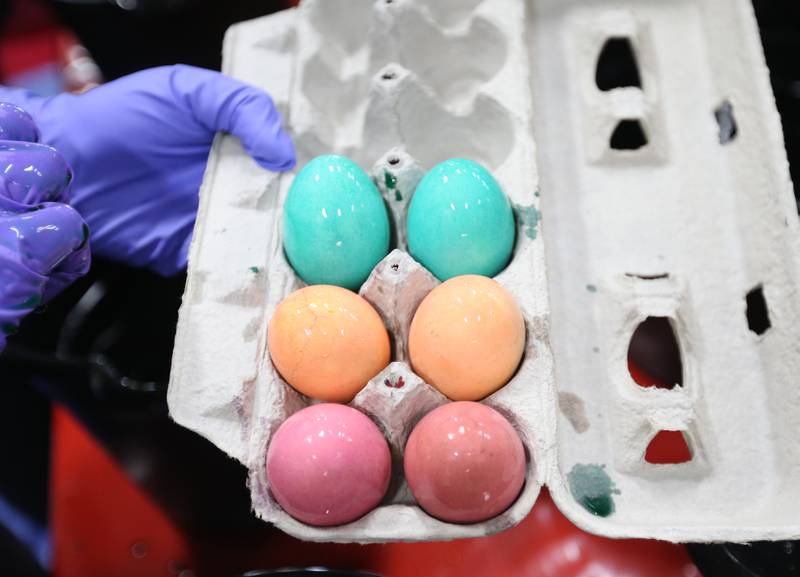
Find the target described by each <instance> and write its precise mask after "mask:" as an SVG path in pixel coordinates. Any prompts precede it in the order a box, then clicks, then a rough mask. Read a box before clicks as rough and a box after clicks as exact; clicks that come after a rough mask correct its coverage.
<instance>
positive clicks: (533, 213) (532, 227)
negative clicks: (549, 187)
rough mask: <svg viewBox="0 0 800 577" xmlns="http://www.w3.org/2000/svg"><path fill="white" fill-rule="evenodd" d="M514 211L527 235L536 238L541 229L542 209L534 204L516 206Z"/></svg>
mask: <svg viewBox="0 0 800 577" xmlns="http://www.w3.org/2000/svg"><path fill="white" fill-rule="evenodd" d="M514 211H515V212H516V213H517V222H518V223H519V225H520V226H521V227H522V231H523V232H524V233H525V236H527V237H528V238H529V239H531V240H535V239H536V235H537V233H538V229H539V221H540V220H542V213H541V211H539V209H538V208H536V207H535V206H533V205H530V206H515V207H514Z"/></svg>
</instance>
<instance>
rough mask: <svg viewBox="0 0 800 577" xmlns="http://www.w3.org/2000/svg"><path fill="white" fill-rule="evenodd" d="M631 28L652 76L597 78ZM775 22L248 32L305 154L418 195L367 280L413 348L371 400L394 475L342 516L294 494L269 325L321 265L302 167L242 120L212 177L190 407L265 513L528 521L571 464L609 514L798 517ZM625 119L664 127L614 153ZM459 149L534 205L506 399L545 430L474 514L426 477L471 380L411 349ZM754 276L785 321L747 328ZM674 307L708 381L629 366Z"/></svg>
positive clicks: (312, 14) (433, 530)
mask: <svg viewBox="0 0 800 577" xmlns="http://www.w3.org/2000/svg"><path fill="white" fill-rule="evenodd" d="M676 39H680V42H676ZM609 40H611V41H612V44H613V45H614V46H613V47H614V48H615V49H617V48H619V46H620V43H622V45H624V46H628V47H629V48H630V49H631V52H632V53H633V57H634V60H635V61H634V66H636V67H637V72H638V76H639V78H638V82H634V84H639V86H622V87H615V88H613V89H611V90H601V89H600V88H598V86H597V84H596V79H595V76H596V68H597V66H598V61H599V60H602V58H603V57H604V56H601V54H602V53H604V52H605V49H604V46H606V45H607V43H608V42H609ZM758 42H759V41H758V34H757V28H756V25H755V20H754V17H753V14H752V9H751V7H750V6H749V4H748V3H747V2H746V0H677V1H675V2H670V3H668V4H667V3H663V2H660V1H657V0H627V1H624V0H623V1H616V2H613V3H612V2H601V1H598V0H533V1H530V2H520V1H519V0H435V1H434V0H427V1H423V0H377V1H375V0H307V1H305V2H303V3H302V4H301V7H300V8H299V9H294V10H289V11H285V12H281V13H278V14H274V15H272V16H268V17H264V18H260V19H257V20H253V21H250V22H245V23H241V24H238V25H236V26H234V27H232V28H231V29H230V30H229V32H228V34H227V36H226V39H225V47H224V59H223V69H224V71H225V72H226V73H228V74H230V75H232V76H234V77H237V78H240V79H242V80H244V81H247V82H250V83H251V84H254V85H257V86H260V87H262V88H264V89H266V90H267V91H269V92H270V94H271V95H272V96H273V98H274V99H275V101H276V103H277V104H278V106H279V108H281V110H282V112H283V114H284V118H285V119H286V122H287V125H288V127H289V129H290V131H291V132H292V135H293V138H294V140H295V144H296V146H297V151H298V161H299V167H302V166H303V165H304V164H305V162H307V161H308V160H309V159H310V158H313V157H314V156H317V155H319V154H328V153H339V154H344V155H347V156H349V157H350V158H352V159H353V160H354V161H355V162H357V163H358V164H359V165H360V166H362V167H363V168H365V169H366V170H367V171H368V172H370V173H371V174H372V176H373V178H374V180H375V182H376V183H377V184H378V187H379V189H380V191H381V193H382V194H383V195H384V198H385V199H386V201H387V205H388V207H389V209H390V213H391V215H392V217H393V221H394V227H395V240H396V249H395V250H394V251H393V252H391V253H390V254H389V255H388V256H387V257H386V258H385V259H384V260H383V261H382V262H381V263H379V264H378V265H377V267H376V268H375V269H374V271H373V272H372V274H371V276H370V277H369V279H368V280H367V281H366V283H365V284H364V286H363V287H362V289H361V291H360V293H361V294H362V296H364V297H365V298H366V299H367V300H369V301H370V302H371V303H372V304H373V306H375V308H376V309H377V310H378V311H379V313H380V314H381V316H382V318H383V320H384V322H385V324H386V326H387V329H388V330H389V332H390V334H391V335H392V337H393V339H392V341H393V349H394V350H393V359H392V360H393V362H392V363H391V364H390V365H389V366H388V367H387V368H386V369H385V370H384V371H382V372H381V373H380V374H379V375H378V376H376V377H375V378H374V379H373V380H371V381H370V383H369V384H368V385H367V387H366V388H365V389H364V390H362V391H361V392H360V393H359V394H358V395H357V396H356V398H355V399H354V400H353V401H352V403H350V404H351V406H354V407H356V408H358V409H359V410H361V411H363V412H365V413H366V414H368V415H369V416H370V417H371V418H372V419H373V420H374V421H375V422H376V423H377V424H378V426H379V427H380V428H381V429H382V430H383V431H384V433H385V434H386V437H387V440H388V441H389V444H390V447H391V449H392V454H393V478H392V482H391V484H390V488H389V491H388V493H387V496H386V498H385V499H384V501H383V502H382V503H381V505H380V506H379V507H378V508H376V509H375V510H373V511H372V512H370V513H368V514H367V515H366V516H364V517H362V518H361V519H359V520H357V521H355V522H353V523H349V524H347V525H343V526H340V527H332V528H317V527H310V526H307V525H304V524H302V523H300V522H298V521H296V520H294V519H293V518H291V517H290V516H288V515H287V514H286V513H284V512H283V511H282V510H281V509H280V507H279V506H278V505H277V503H276V502H275V501H274V500H273V499H272V498H271V496H270V493H269V480H268V479H267V478H266V475H265V456H266V449H267V446H268V444H269V439H270V436H271V435H272V434H273V433H274V432H275V431H276V429H277V428H278V426H279V425H280V424H281V423H282V422H283V421H284V420H285V419H286V418H287V417H288V416H289V415H291V414H292V413H293V412H295V411H297V410H299V409H301V408H302V407H304V406H306V405H308V404H309V403H310V402H311V401H310V400H309V399H308V398H305V397H303V396H302V395H300V394H299V393H297V392H296V391H295V390H294V389H292V388H291V387H289V386H288V385H287V384H286V383H285V382H283V381H282V380H281V378H280V376H279V375H278V374H277V373H276V371H275V369H274V367H273V366H272V363H271V361H270V359H269V351H268V350H267V344H266V343H267V338H266V331H267V324H268V322H269V319H270V317H271V315H272V313H273V311H274V309H275V307H276V306H277V304H278V303H279V302H280V300H281V299H282V298H283V297H285V296H286V295H287V294H289V293H290V292H292V291H293V290H296V289H297V288H300V287H301V286H302V282H301V281H300V280H299V279H298V278H297V276H296V275H295V274H294V272H293V271H292V269H291V267H290V266H289V264H288V262H287V261H286V258H285V256H284V254H283V250H282V241H281V230H280V229H281V214H282V205H283V202H284V200H285V197H286V193H287V191H288V188H289V186H290V185H291V182H292V179H293V174H292V173H287V174H273V173H269V172H266V171H264V170H262V169H260V168H259V167H258V166H257V165H256V164H255V163H254V162H253V161H252V160H251V159H250V158H248V156H247V155H246V153H245V152H244V151H243V150H242V148H241V146H240V144H239V142H238V141H237V140H236V139H235V138H234V137H232V136H227V135H225V136H223V135H220V136H219V137H218V138H217V140H216V142H215V144H214V147H213V149H212V153H211V156H210V158H209V163H208V169H207V171H206V176H205V179H204V182H203V185H202V188H201V193H200V209H199V213H198V218H197V225H196V227H195V232H194V238H193V241H192V247H191V250H190V258H189V276H188V280H187V285H186V291H185V294H184V300H183V305H182V308H181V312H180V318H179V323H178V332H177V336H176V342H175V350H174V355H173V369H172V376H171V382H170V388H169V395H168V401H169V405H170V411H171V415H172V417H173V418H174V419H175V420H176V421H177V422H178V423H180V424H182V425H184V426H186V427H188V428H190V429H192V430H194V431H196V432H198V433H199V434H201V435H203V436H205V437H206V438H208V439H209V440H211V441H212V442H213V443H215V444H216V445H217V446H218V447H219V448H221V449H222V450H223V451H225V452H226V453H228V454H229V455H231V456H232V457H234V458H236V459H237V460H239V461H240V462H242V463H243V464H244V465H245V466H246V467H247V468H248V470H249V486H250V490H251V497H252V504H253V509H254V511H255V513H256V514H257V515H258V516H259V517H261V518H262V519H264V520H267V521H270V522H273V523H275V524H276V525H277V526H278V527H280V528H281V529H283V530H285V531H287V532H289V533H291V534H293V535H296V536H298V537H301V538H303V539H308V540H318V541H339V542H346V541H357V542H376V541H378V542H382V541H398V540H405V541H416V540H434V539H454V538H463V537H476V536H482V535H487V534H490V533H493V532H497V531H500V530H502V529H505V528H508V527H510V526H513V525H515V524H516V523H518V522H519V521H521V520H522V519H523V518H524V517H525V516H526V515H527V514H528V512H529V511H530V509H531V508H532V506H533V504H534V502H535V500H536V498H537V496H538V493H539V490H540V488H541V487H542V485H544V484H546V485H547V486H548V487H549V490H550V492H551V494H552V496H553V498H554V500H555V502H556V504H557V505H558V506H559V508H560V509H561V510H562V511H563V512H564V513H565V514H566V515H567V516H568V517H569V518H570V519H571V520H573V521H574V522H575V523H576V524H578V525H579V526H581V527H583V528H585V529H587V530H589V531H592V532H594V533H598V534H602V535H608V536H614V537H650V538H660V539H666V540H672V541H714V540H729V541H748V540H754V539H778V538H797V537H798V536H800V527H799V526H798V522H797V521H796V519H797V518H798V515H797V510H796V509H797V507H799V506H800V505H798V504H797V503H800V499H798V498H797V497H798V496H799V495H798V492H800V486H798V483H797V482H796V479H797V478H798V477H797V469H798V466H800V449H799V448H798V447H797V444H796V443H794V442H793V439H792V438H789V437H788V435H786V433H787V432H789V431H793V430H795V429H796V427H797V423H798V420H800V401H798V395H800V393H798V392H796V390H795V389H796V388H795V387H794V386H793V383H792V377H793V376H794V375H796V374H798V368H800V367H798V362H799V361H800V355H798V346H799V345H798V344H797V343H800V338H798V337H800V335H798V334H797V332H798V331H800V328H795V327H800V323H798V322H796V321H797V316H798V310H797V307H796V305H795V304H794V303H795V302H796V299H795V298H794V297H795V296H796V295H795V290H796V289H795V287H796V286H797V282H796V280H795V277H796V275H797V272H796V271H797V266H796V265H797V258H798V257H797V255H798V254H800V251H798V250H797V249H798V248H800V247H798V246H797V242H798V238H800V237H799V236H798V234H797V230H796V229H797V226H798V222H797V216H796V211H795V206H794V203H793V202H792V194H791V183H790V181H789V176H788V171H787V167H786V159H785V153H784V151H783V147H782V143H781V130H780V125H779V121H778V118H777V113H776V111H775V108H774V103H773V101H772V96H771V93H770V90H769V84H768V77H767V71H766V67H765V65H764V61H763V55H762V53H761V48H760V44H759V43H758ZM617 52H619V51H618V50H617ZM732 53H735V54H736V55H737V57H736V58H731V54H732ZM621 122H622V123H623V128H622V130H623V132H624V134H623V136H625V138H621V140H622V141H623V142H622V144H623V148H624V145H627V144H628V142H629V141H630V140H631V134H633V137H636V136H639V137H640V140H641V139H642V138H644V139H645V140H647V143H646V144H645V145H644V146H641V147H640V148H638V149H636V150H619V149H618V148H619V147H615V146H616V144H619V143H615V138H616V136H617V132H618V128H619V124H620V123H621ZM534 134H536V135H537V143H538V145H539V150H538V151H537V149H536V145H535V144H534V139H533V135H534ZM634 140H636V138H634ZM640 144H641V143H640ZM612 145H614V146H612ZM458 156H461V157H465V158H470V159H473V160H476V161H478V162H480V163H482V164H483V165H484V166H486V167H487V168H488V169H489V170H490V171H491V172H492V173H493V175H494V176H495V178H496V179H497V181H498V182H499V184H500V185H501V187H502V188H503V190H504V191H505V192H506V194H507V195H508V196H509V198H510V199H511V201H512V202H513V203H514V205H515V211H516V216H517V224H518V233H517V243H516V246H515V250H514V255H513V259H512V261H511V263H510V264H509V266H508V267H507V268H506V269H505V270H504V271H503V272H502V273H501V274H500V275H498V276H497V277H496V280H497V281H498V282H499V283H500V284H502V285H503V286H504V287H505V288H506V289H508V290H509V291H510V292H511V294H512V295H513V296H514V297H515V298H516V300H517V302H518V303H519V305H520V308H521V309H522V311H523V315H524V318H525V323H526V328H527V341H526V348H525V354H524V357H523V361H522V364H521V365H520V368H519V370H518V372H517V373H516V374H515V376H514V378H513V379H512V380H511V382H509V383H508V384H507V385H506V386H505V387H503V388H502V389H500V390H499V391H497V392H496V393H494V394H493V395H491V396H490V397H488V398H487V399H485V400H483V401H482V402H484V403H486V404H488V405H490V406H492V407H494V408H496V409H498V410H499V411H500V412H502V413H503V414H504V415H505V416H506V417H508V419H509V420H510V421H511V423H512V424H513V425H514V426H515V428H516V429H517V431H518V432H519V434H520V437H521V439H522V441H523V445H524V446H525V449H526V453H527V457H528V469H527V474H526V483H525V487H524V489H523V491H522V493H521V495H520V496H519V498H518V499H517V501H516V502H515V503H514V504H513V505H512V506H511V507H510V508H509V509H508V510H507V511H505V512H504V513H502V514H501V515H499V516H498V517H495V518H494V519H491V520H488V521H486V522H483V523H476V524H471V525H457V524H449V523H444V522H441V521H438V520H436V519H434V518H432V517H430V516H428V515H426V514H425V513H424V512H423V511H422V510H421V509H420V508H419V507H418V506H416V504H415V503H414V499H413V496H412V495H411V494H410V491H409V490H408V487H407V485H406V484H405V481H404V479H403V476H402V449H403V445H404V443H405V440H406V439H407V437H408V434H409V433H410V430H411V429H412V428H413V426H414V424H415V423H416V422H417V421H418V420H419V419H420V418H421V417H422V416H423V415H424V414H426V413H427V412H429V411H430V410H432V409H433V408H435V407H436V406H438V405H440V404H442V403H444V402H446V399H445V398H444V397H442V396H441V395H440V394H439V393H438V392H436V391H435V390H434V389H433V388H432V387H430V386H429V385H428V384H426V383H424V382H423V381H422V379H421V378H419V377H418V376H417V375H415V374H414V373H413V371H412V370H411V368H410V366H409V364H408V362H407V346H406V345H407V335H408V328H409V325H410V320H411V317H412V316H413V312H414V310H415V308H416V306H417V305H418V304H419V302H420V301H421V299H422V298H424V296H425V295H426V294H427V293H428V292H429V291H430V290H431V289H432V288H434V287H435V286H436V285H437V284H438V281H437V280H436V279H435V278H434V277H433V276H432V275H431V274H430V273H429V272H428V271H426V270H425V269H424V268H423V267H422V266H421V265H420V264H419V263H417V262H415V261H414V260H413V259H412V258H411V257H410V256H409V255H408V254H407V253H406V252H405V250H404V249H405V227H404V216H405V210H406V207H407V203H408V200H409V198H410V195H411V193H412V192H413V190H414V187H415V185H416V183H417V182H418V181H419V179H420V178H421V177H422V175H423V174H424V173H425V171H426V170H428V169H429V168H431V167H432V166H433V165H434V164H436V163H437V162H439V161H441V160H445V159H446V158H451V157H458ZM537 158H538V159H539V166H540V167H541V170H540V169H539V168H537V162H536V159H537ZM540 173H541V181H542V191H543V192H542V203H543V205H544V211H543V213H540V212H539V208H540V207H539V202H540V198H539V192H538V191H539V174H540ZM541 220H543V224H544V229H545V230H546V231H547V246H546V247H545V243H544V241H543V236H542V232H543V231H542V222H540V221H541ZM748 233H749V234H748ZM545 249H546V250H545ZM545 257H546V260H547V270H546V269H545ZM548 289H549V290H548ZM748 291H751V292H750V293H749V294H750V297H751V300H753V299H755V300H758V299H759V298H760V297H764V298H765V299H766V306H767V307H768V311H769V315H770V320H771V327H770V328H769V329H768V330H767V332H766V333H764V334H762V335H755V334H753V332H752V331H750V330H749V329H748V324H747V320H746V299H745V294H748ZM753 295H755V296H753ZM754 306H755V304H754ZM551 307H552V311H551ZM647 317H666V318H669V319H670V322H671V326H672V327H673V329H674V332H675V333H676V337H677V340H678V342H679V346H680V352H681V358H682V364H683V386H679V387H675V388H673V389H671V390H662V389H655V388H642V387H639V386H638V385H637V384H636V383H635V382H634V381H633V379H632V377H631V376H630V374H629V372H628V369H627V366H626V357H627V350H628V346H629V343H630V341H631V338H632V335H633V333H634V331H635V330H636V327H637V326H639V324H640V323H641V322H642V321H644V320H645V319H646V318H647ZM551 343H552V345H551ZM661 430H668V431H681V432H682V433H683V434H684V436H685V438H686V439H687V441H688V443H689V447H690V449H691V451H692V458H691V460H690V461H689V462H686V463H681V464H674V465H654V464H650V463H647V462H645V460H644V453H645V450H646V447H647V445H648V443H649V442H650V441H651V439H653V437H654V436H655V435H656V433H657V432H658V431H661ZM592 511H594V513H593V512H592Z"/></svg>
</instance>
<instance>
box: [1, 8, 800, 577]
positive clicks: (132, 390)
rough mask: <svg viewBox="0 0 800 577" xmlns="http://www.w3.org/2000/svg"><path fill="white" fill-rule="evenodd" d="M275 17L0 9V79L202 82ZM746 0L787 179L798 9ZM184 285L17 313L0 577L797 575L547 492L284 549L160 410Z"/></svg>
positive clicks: (659, 334)
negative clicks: (464, 537)
mask: <svg viewBox="0 0 800 577" xmlns="http://www.w3.org/2000/svg"><path fill="white" fill-rule="evenodd" d="M291 4H292V2H290V1H289V0H284V1H280V0H260V1H258V2H256V1H253V0H226V1H225V2H217V1H213V0H60V1H53V0H0V24H1V25H2V27H1V28H0V81H2V83H4V84H10V85H15V86H24V87H27V88H30V89H32V90H34V91H36V92H39V93H41V94H54V93H57V92H60V91H63V90H67V91H73V92H79V91H82V90H86V89H90V88H91V87H92V86H94V85H96V84H99V83H102V82H104V81H109V80H113V79H114V78H117V77H119V76H122V75H125V74H128V73H130V72H134V71H137V70H141V69H143V68H148V67H151V66H157V65H161V64H174V63H178V62H181V63H186V64H193V65H196V66H203V67H207V68H214V69H219V66H220V60H221V46H222V37H223V34H224V32H225V30H226V28H227V27H228V26H229V25H230V24H233V23H235V22H238V21H241V20H246V19H249V18H254V17H257V16H261V15H264V14H268V13H270V12H273V11H276V10H280V9H284V8H286V7H288V6H289V5H291ZM754 6H755V8H756V13H757V17H758V20H759V24H760V26H761V32H762V40H763V43H764V49H765V52H766V56H767V61H768V64H769V66H770V71H771V80H772V85H773V90H774V93H775V97H776V101H777V104H778V109H779V111H780V113H781V117H782V120H783V128H784V134H785V139H786V146H787V150H788V153H789V159H790V164H791V169H792V175H793V179H794V181H795V183H797V182H800V156H799V155H800V58H798V57H797V55H798V54H800V3H797V2H795V1H791V0H783V1H777V0H755V1H754ZM732 57H735V54H732ZM795 187H796V188H795V190H796V191H797V185H795ZM183 283H184V278H182V277H177V278H171V279H164V278H161V277H157V276H155V275H153V274H151V273H148V272H143V271H139V270H133V269H129V268H127V267H124V266H121V265H118V264H114V263H110V262H103V261H100V260H98V261H97V262H96V263H95V266H94V267H93V270H92V272H91V273H90V275H89V276H88V277H87V278H85V279H83V280H81V281H80V282H79V283H77V284H76V285H75V286H74V287H72V288H71V289H70V290H69V291H67V293H65V294H64V295H62V296H61V297H59V298H58V299H57V300H56V301H55V302H53V303H51V304H50V305H49V306H48V307H47V308H46V309H44V310H40V311H39V312H37V313H36V314H34V315H31V317H29V318H28V319H27V320H26V322H25V324H24V325H23V327H22V330H21V331H20V333H19V334H18V335H17V337H16V338H15V339H12V341H11V343H10V344H9V347H8V349H7V351H6V353H5V354H4V355H3V356H2V357H0V384H2V392H3V397H2V401H0V574H2V575H14V576H20V577H28V576H42V575H55V576H57V577H73V576H75V577H94V576H108V575H112V576H123V577H125V576H131V577H133V576H136V577H151V576H152V577H161V576H164V577H169V576H177V577H226V576H235V575H241V574H243V573H244V572H246V571H251V570H255V569H274V568H280V567H311V566H317V567H319V566H325V567H333V568H339V569H349V570H365V571H370V572H374V573H377V574H381V575H384V576H386V577H407V576H412V575H428V576H435V577H451V576H462V575H481V576H484V577H492V576H495V575H496V576H509V575H514V576H523V575H526V576H528V575H529V576H545V577H547V576H559V577H573V576H575V577H577V576H581V577H600V576H625V577H636V576H645V575H646V576H648V577H695V576H699V575H701V574H702V575H705V576H706V577H714V576H717V575H719V576H725V577H730V576H738V575H743V576H744V575H746V576H761V575H763V576H769V577H781V576H784V575H786V576H793V575H800V560H799V559H798V552H797V550H796V547H795V544H794V543H791V542H781V543H775V544H755V545H753V546H727V545H724V544H718V545H707V546H692V547H689V548H686V547H683V546H679V545H671V544H667V543H659V542H653V541H632V540H620V541H612V540H607V539H602V538H599V537H594V536H591V535H588V534H586V533H583V532H582V531H580V530H578V529H577V528H575V527H574V526H572V525H571V523H570V522H569V521H567V520H566V519H565V518H564V517H563V516H562V515H561V514H560V513H559V512H558V510H557V509H556V508H555V507H554V505H553V503H552V501H551V500H550V498H549V496H548V495H547V493H546V492H543V494H542V495H541V497H540V498H539V501H538V502H537V505H536V507H535V508H534V511H533V513H532V514H531V515H530V516H529V517H528V518H527V519H526V520H525V521H524V522H523V523H522V524H521V525H519V526H518V527H515V528H513V529H511V530H508V531H506V532H504V533H501V534H499V535H496V536H492V537H489V538H485V539H478V540H469V541H455V542H451V543H425V544H395V545H371V546H358V545H347V546H340V545H326V544H308V543H302V542H299V541H297V540H295V539H292V538H290V537H288V536H286V535H284V534H282V533H280V532H279V531H276V530H275V529H272V528H271V527H270V526H268V525H267V524H265V523H263V522H261V521H257V520H256V519H255V518H253V517H252V516H251V513H250V508H249V495H248V490H247V488H246V485H245V470H244V468H243V467H242V466H241V465H239V464H238V463H236V462H234V461H232V460H231V459H229V458H228V457H226V456H225V455H224V454H223V453H222V452H221V451H218V450H217V449H215V448H214V447H213V446H212V445H210V444H209V443H208V442H206V441H205V440H204V439H201V438H200V437H198V436H197V435H195V434H193V433H191V432H189V431H186V430H184V429H181V428H180V427H177V426H176V425H174V424H172V423H171V421H170V420H169V418H168V416H167V410H166V403H165V391H166V383H167V381H168V376H169V365H170V356H171V350H172V340H173V338H174V331H175V323H176V320H177V310H178V306H179V304H180V296H181V294H182V290H183ZM651 329H652V330H650V331H647V330H644V331H642V332H641V334H640V335H638V337H637V339H638V340H637V341H636V343H635V346H633V345H632V347H631V354H630V359H629V362H630V363H631V369H632V371H631V372H632V374H633V375H634V377H635V378H636V379H637V380H638V381H639V382H640V383H641V384H643V385H644V384H647V385H656V386H658V384H659V383H661V382H671V381H673V382H674V378H675V377H674V374H675V370H676V367H678V371H679V370H680V369H679V366H680V358H679V356H677V357H676V352H675V346H674V343H672V342H671V341H670V339H671V338H672V337H671V333H670V331H669V330H667V331H666V332H665V331H664V330H663V327H657V326H654V327H651ZM656 450H657V451H658V452H659V454H654V455H653V459H662V460H664V461H667V462H668V461H669V459H673V458H674V459H680V458H681V451H682V450H685V447H681V446H675V445H671V444H669V443H666V445H664V446H662V447H658V448H656Z"/></svg>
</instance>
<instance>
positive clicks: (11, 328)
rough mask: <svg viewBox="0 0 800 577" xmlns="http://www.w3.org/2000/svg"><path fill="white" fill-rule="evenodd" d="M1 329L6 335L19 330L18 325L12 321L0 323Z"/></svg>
mask: <svg viewBox="0 0 800 577" xmlns="http://www.w3.org/2000/svg"><path fill="white" fill-rule="evenodd" d="M0 331H2V333H3V334H4V335H13V334H14V333H15V332H17V327H16V326H14V325H13V324H11V323H3V324H0Z"/></svg>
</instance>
